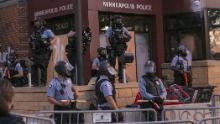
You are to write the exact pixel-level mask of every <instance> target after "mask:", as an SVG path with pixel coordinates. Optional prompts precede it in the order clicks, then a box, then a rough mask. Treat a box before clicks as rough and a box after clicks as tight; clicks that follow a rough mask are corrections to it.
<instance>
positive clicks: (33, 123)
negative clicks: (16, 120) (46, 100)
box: [12, 113, 55, 124]
mask: <svg viewBox="0 0 220 124" xmlns="http://www.w3.org/2000/svg"><path fill="white" fill-rule="evenodd" d="M12 115H15V116H18V117H21V118H22V119H23V121H24V123H25V124H55V122H54V120H52V119H49V118H45V117H37V116H30V115H24V114H18V113H12Z"/></svg>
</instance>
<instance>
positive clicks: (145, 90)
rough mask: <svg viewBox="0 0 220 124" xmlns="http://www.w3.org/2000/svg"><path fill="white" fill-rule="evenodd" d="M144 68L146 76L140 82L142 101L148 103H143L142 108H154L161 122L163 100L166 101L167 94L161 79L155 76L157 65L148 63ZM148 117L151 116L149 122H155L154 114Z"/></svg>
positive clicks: (151, 62)
mask: <svg viewBox="0 0 220 124" xmlns="http://www.w3.org/2000/svg"><path fill="white" fill-rule="evenodd" d="M144 68H145V75H143V76H142V78H141V79H140V81H139V90H140V94H141V99H142V100H148V101H146V102H143V103H141V108H154V109H155V110H156V111H157V112H158V115H157V116H158V120H161V113H162V110H163V100H164V99H166V95H167V92H166V89H165V87H164V85H163V82H162V81H161V79H160V78H158V77H157V76H156V75H155V73H156V66H155V63H154V62H153V61H147V62H146V63H145V65H144ZM147 115H149V116H150V117H149V119H150V120H149V121H155V119H154V116H153V113H150V114H147Z"/></svg>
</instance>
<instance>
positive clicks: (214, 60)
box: [0, 0, 220, 85]
mask: <svg viewBox="0 0 220 124" xmlns="http://www.w3.org/2000/svg"><path fill="white" fill-rule="evenodd" d="M11 1H13V0H11ZM14 1H16V0H14ZM19 1H22V0H17V4H16V7H17V8H19V7H18V6H19V5H23V6H24V8H25V9H23V14H24V13H28V14H25V15H23V19H24V16H25V17H26V18H25V19H27V20H28V21H26V22H28V23H27V24H28V25H27V24H21V25H24V26H21V27H23V28H25V29H23V30H21V31H26V32H25V33H24V35H23V34H22V35H20V34H19V35H18V36H16V37H15V39H16V40H17V39H19V41H16V43H17V42H18V43H22V44H19V45H16V48H17V47H18V48H17V50H18V51H20V52H21V53H25V54H20V56H21V57H22V56H26V55H29V53H30V52H29V50H28V49H24V47H25V48H29V46H28V45H27V44H28V42H29V41H28V34H30V30H31V26H32V23H33V20H34V17H36V16H42V17H43V18H44V19H46V21H47V24H48V26H49V27H50V28H52V30H53V31H54V32H55V34H56V35H57V36H60V35H65V34H67V33H68V32H69V31H70V30H75V22H74V19H75V15H74V12H75V4H74V0H62V2H60V1H59V0H44V1H39V0H26V1H25V0H23V1H24V2H23V4H19V3H21V2H19ZM4 3H6V2H4ZM219 3H220V2H219V1H218V0H178V1H176V0H82V10H83V12H82V13H83V14H82V20H83V26H84V27H86V26H89V27H90V28H91V31H92V34H93V38H92V42H91V45H90V48H89V49H88V50H87V51H86V54H85V55H84V68H85V69H84V70H85V71H84V72H85V74H84V75H85V78H86V82H87V81H88V80H89V78H90V72H91V69H90V68H91V60H92V59H93V58H94V57H96V54H97V53H96V49H97V48H98V47H100V46H106V42H105V37H104V33H105V30H106V29H107V28H108V27H109V26H110V25H111V18H112V17H113V16H114V15H118V14H120V15H122V17H123V22H124V25H125V27H126V28H127V29H128V30H129V32H130V33H131V35H132V40H131V42H130V43H129V49H128V51H129V52H132V53H134V54H135V58H136V59H135V62H134V63H132V64H131V65H130V66H129V65H128V67H127V76H128V79H129V81H131V82H136V81H137V80H138V79H139V78H140V76H141V75H142V74H143V64H144V62H145V61H146V60H149V59H152V60H154V61H156V64H157V72H158V74H159V75H160V76H163V77H167V78H168V80H172V72H171V71H170V69H169V64H166V63H169V62H170V61H171V59H172V56H173V53H174V51H173V50H174V49H175V48H176V47H177V46H178V44H179V42H180V39H181V35H182V34H183V33H184V32H191V33H192V34H193V35H194V39H195V40H194V41H193V42H191V44H190V49H191V51H192V53H193V60H194V62H193V78H194V82H193V84H194V85H200V84H204V85H207V84H209V83H210V82H212V83H211V84H214V85H215V84H218V83H219V84H220V79H218V78H217V77H212V76H213V75H212V74H213V70H212V69H215V68H218V67H220V66H218V63H219V61H218V59H219V58H220V56H219V55H220V54H219V53H220V47H219V48H218V44H219V42H220V40H219V38H218V37H219V36H220V33H219V31H220V30H219V27H220V21H219V20H220V19H219V18H220V9H219V8H220V6H219V5H220V4H219ZM7 7H9V6H5V7H2V9H5V8H7ZM0 13H2V12H0ZM0 15H1V14H0ZM2 16H3V15H2ZM4 17H6V15H4ZM19 19H20V17H19ZM3 20H4V19H3ZM0 21H1V20H0ZM12 21H13V20H12ZM21 22H25V21H24V20H23V21H21ZM2 24H3V23H2ZM3 26H5V25H3ZM8 32H11V31H8ZM3 36H4V37H3ZM0 37H1V39H4V38H6V37H9V36H6V37H5V35H0ZM18 37H20V38H18ZM22 38H23V39H22ZM2 41H3V44H7V43H11V42H13V41H15V40H13V39H8V40H7V39H4V40H2ZM163 63H165V64H163ZM195 63H196V64H195ZM213 67H215V68H213ZM210 69H211V70H210ZM200 72H201V74H200ZM203 72H204V73H203ZM217 73H218V72H216V74H217ZM134 75H135V76H134Z"/></svg>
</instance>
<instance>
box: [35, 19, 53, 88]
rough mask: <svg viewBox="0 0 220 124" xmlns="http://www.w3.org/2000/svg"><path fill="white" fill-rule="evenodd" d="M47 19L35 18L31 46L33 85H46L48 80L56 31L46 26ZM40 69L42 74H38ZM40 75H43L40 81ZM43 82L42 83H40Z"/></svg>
mask: <svg viewBox="0 0 220 124" xmlns="http://www.w3.org/2000/svg"><path fill="white" fill-rule="evenodd" d="M45 23H46V22H45V21H44V20H43V19H42V18H40V17H37V18H36V19H35V20H34V27H33V30H32V34H31V47H32V56H33V66H32V79H33V85H35V86H36V85H41V86H45V85H46V82H47V67H48V64H49V60H50V56H51V53H52V49H51V47H50V45H51V41H52V40H53V39H54V37H55V35H54V33H53V32H52V31H51V30H50V29H48V28H46V27H45ZM38 69H40V72H41V73H40V75H38ZM39 76H40V77H41V79H40V82H39V80H38V79H39ZM39 83H41V84H39Z"/></svg>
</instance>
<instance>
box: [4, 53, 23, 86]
mask: <svg viewBox="0 0 220 124" xmlns="http://www.w3.org/2000/svg"><path fill="white" fill-rule="evenodd" d="M4 78H7V79H9V80H10V81H11V83H12V85H14V86H15V87H21V86H23V85H24V84H25V82H24V81H25V80H24V79H25V77H24V68H23V67H22V66H21V63H20V62H19V60H18V59H17V54H16V53H15V52H14V51H12V52H11V53H10V54H9V56H8V62H7V63H6V70H5V74H4Z"/></svg>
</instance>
